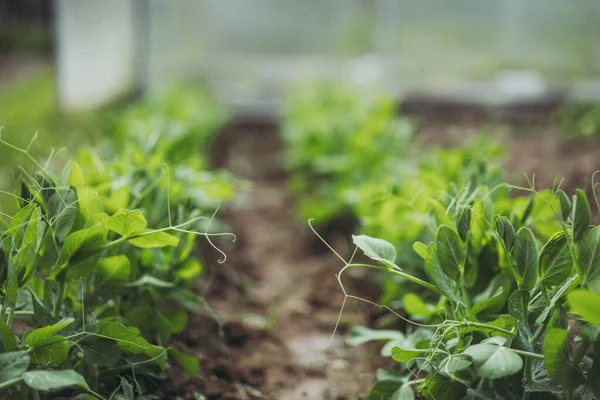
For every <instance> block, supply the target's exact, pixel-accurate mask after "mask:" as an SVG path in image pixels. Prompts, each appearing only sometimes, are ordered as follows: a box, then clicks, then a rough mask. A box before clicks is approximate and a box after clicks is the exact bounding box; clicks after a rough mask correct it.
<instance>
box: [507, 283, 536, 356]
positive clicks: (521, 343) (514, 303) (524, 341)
mask: <svg viewBox="0 0 600 400" xmlns="http://www.w3.org/2000/svg"><path fill="white" fill-rule="evenodd" d="M529 299H530V295H529V292H528V291H527V290H516V291H515V292H513V294H511V296H510V298H509V299H508V313H509V314H510V316H512V317H513V318H514V319H515V321H516V323H517V329H518V334H517V337H516V342H517V344H518V347H519V348H520V349H522V350H525V351H530V352H533V351H534V349H533V346H532V345H531V344H530V343H529V339H530V333H531V331H530V330H529V310H528V305H529Z"/></svg>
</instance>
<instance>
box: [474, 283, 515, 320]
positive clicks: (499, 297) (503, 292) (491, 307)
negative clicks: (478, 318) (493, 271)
mask: <svg viewBox="0 0 600 400" xmlns="http://www.w3.org/2000/svg"><path fill="white" fill-rule="evenodd" d="M510 283H511V279H510V277H509V276H508V275H506V274H501V275H496V276H495V277H494V278H493V279H492V281H491V282H490V284H489V285H488V287H487V288H486V289H485V290H484V291H483V292H482V293H480V294H479V295H477V296H476V297H475V298H474V299H473V301H474V304H473V307H472V308H471V310H470V312H469V313H470V314H471V315H473V316H475V315H477V314H479V313H482V312H484V311H485V312H487V313H492V314H493V313H497V312H499V311H501V310H502V308H503V307H504V305H505V304H506V299H508V296H509V295H510V286H511V285H510Z"/></svg>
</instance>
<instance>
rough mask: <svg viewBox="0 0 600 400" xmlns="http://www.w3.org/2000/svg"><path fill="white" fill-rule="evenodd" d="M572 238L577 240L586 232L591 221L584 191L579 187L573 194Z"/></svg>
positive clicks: (590, 213)
mask: <svg viewBox="0 0 600 400" xmlns="http://www.w3.org/2000/svg"><path fill="white" fill-rule="evenodd" d="M571 219H572V220H573V240H574V241H575V242H578V241H579V239H581V238H582V237H583V234H584V233H585V232H587V230H588V227H589V226H590V223H591V221H592V212H591V211H590V204H589V203H588V200H587V197H586V196H585V193H584V191H583V190H581V189H577V191H576V192H575V196H573V216H572V217H571Z"/></svg>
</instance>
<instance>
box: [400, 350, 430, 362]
mask: <svg viewBox="0 0 600 400" xmlns="http://www.w3.org/2000/svg"><path fill="white" fill-rule="evenodd" d="M426 351H427V349H403V348H401V347H399V346H395V347H394V348H393V349H392V358H393V359H394V361H398V362H403V363H406V362H409V361H411V360H413V359H415V358H417V357H419V356H420V355H421V354H423V353H425V352H426Z"/></svg>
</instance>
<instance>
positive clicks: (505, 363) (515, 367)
mask: <svg viewBox="0 0 600 400" xmlns="http://www.w3.org/2000/svg"><path fill="white" fill-rule="evenodd" d="M463 354H465V355H467V356H469V357H471V359H472V360H473V366H474V367H475V372H477V375H479V376H480V377H482V378H489V379H499V378H504V377H507V376H511V375H514V374H516V373H517V372H519V371H520V370H521V369H522V368H523V360H522V359H521V357H520V356H519V355H518V354H516V353H515V352H513V351H511V350H510V349H509V348H507V347H504V346H498V345H495V344H486V343H480V344H476V345H473V346H469V347H467V348H466V350H465V351H464V352H463Z"/></svg>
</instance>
